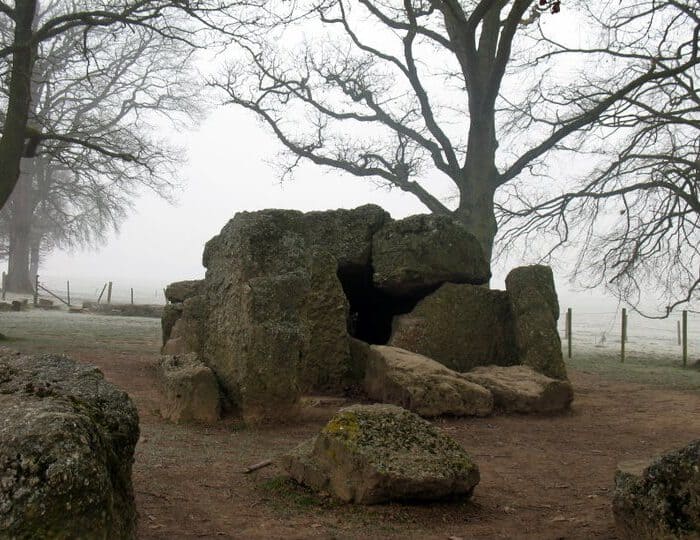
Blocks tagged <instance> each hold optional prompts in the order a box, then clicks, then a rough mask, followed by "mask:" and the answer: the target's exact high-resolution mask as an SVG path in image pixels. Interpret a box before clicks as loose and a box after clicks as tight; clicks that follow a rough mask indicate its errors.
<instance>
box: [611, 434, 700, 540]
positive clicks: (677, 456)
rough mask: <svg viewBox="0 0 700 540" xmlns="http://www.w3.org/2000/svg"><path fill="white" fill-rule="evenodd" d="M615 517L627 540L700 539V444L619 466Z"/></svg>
mask: <svg viewBox="0 0 700 540" xmlns="http://www.w3.org/2000/svg"><path fill="white" fill-rule="evenodd" d="M613 514H614V515H615V524H616V527H617V532H618V536H619V537H620V538H622V539H624V540H632V539H634V540H637V539H639V540H656V539H660V538H663V539H666V538H668V539H671V538H674V539H675V538H679V539H691V538H692V539H697V538H700V440H696V441H693V442H691V443H690V444H688V445H687V446H685V447H683V448H680V449H678V450H675V451H672V452H669V453H668V454H665V455H663V456H660V457H657V458H655V459H652V460H640V461H633V462H625V463H621V464H620V465H619V466H618V468H617V472H616V473H615V493H614V496H613Z"/></svg>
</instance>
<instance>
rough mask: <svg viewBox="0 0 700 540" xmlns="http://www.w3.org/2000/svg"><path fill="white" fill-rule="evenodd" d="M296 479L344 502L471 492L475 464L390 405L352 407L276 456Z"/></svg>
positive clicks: (423, 498)
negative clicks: (286, 452) (309, 438)
mask: <svg viewBox="0 0 700 540" xmlns="http://www.w3.org/2000/svg"><path fill="white" fill-rule="evenodd" d="M282 465H283V466H284V468H285V469H286V470H287V472H288V473H289V474H290V475H291V476H292V477H293V478H294V479H295V480H297V481H298V482H300V483H303V484H306V485H308V486H309V487H311V488H313V489H316V490H319V491H325V492H328V493H331V494H333V495H334V496H336V497H338V498H339V499H341V500H343V501H347V502H355V503H360V504H376V503H383V502H388V501H402V500H404V501H405V500H420V501H431V500H438V499H444V498H446V497H465V498H467V497H469V496H471V494H472V492H473V490H474V488H475V486H476V485H477V484H478V483H479V468H478V467H477V465H476V464H475V463H474V461H473V460H472V458H471V457H470V456H469V454H468V453H467V452H466V451H465V450H464V448H462V446H460V445H459V444H458V443H457V442H456V441H455V440H454V439H452V438H450V437H448V436H447V435H445V434H444V433H442V432H441V431H439V430H438V429H437V428H436V427H435V426H434V425H432V424H431V423H429V422H427V421H426V420H423V419H422V418H420V417H419V416H418V415H416V414H414V413H412V412H410V411H407V410H405V409H402V408H401V407H396V406H394V405H353V406H351V407H346V408H344V409H341V410H340V411H338V413H337V414H336V415H335V416H334V417H333V418H332V419H331V420H330V421H329V422H328V424H327V425H326V426H325V427H324V428H323V429H322V430H321V432H320V433H319V434H318V435H317V436H316V437H315V438H314V439H312V440H310V441H307V442H305V443H303V444H302V445H300V446H299V447H297V448H296V449H295V450H293V451H292V452H290V453H289V454H287V455H285V456H284V457H283V458H282Z"/></svg>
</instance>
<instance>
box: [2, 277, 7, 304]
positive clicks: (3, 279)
mask: <svg viewBox="0 0 700 540" xmlns="http://www.w3.org/2000/svg"><path fill="white" fill-rule="evenodd" d="M5 289H7V274H6V273H5V272H3V273H2V299H3V300H4V299H5Z"/></svg>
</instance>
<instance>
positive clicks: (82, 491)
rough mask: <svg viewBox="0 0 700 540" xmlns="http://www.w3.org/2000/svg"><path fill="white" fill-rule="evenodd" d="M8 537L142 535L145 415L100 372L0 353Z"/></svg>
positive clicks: (53, 358)
mask: <svg viewBox="0 0 700 540" xmlns="http://www.w3.org/2000/svg"><path fill="white" fill-rule="evenodd" d="M0 410H1V411H2V419H1V420H0V537H2V538H23V539H29V538H32V539H33V538H79V539H92V538H120V539H122V538H123V539H131V538H135V537H136V519H137V514H136V507H135V504H134V493H133V487H132V483H131V466H132V463H133V460H134V448H135V446H136V442H137V440H138V437H139V427H138V414H137V412H136V408H135V407H134V405H133V403H132V402H131V400H130V399H129V396H127V395H126V393H124V392H123V391H121V390H120V389H119V388H117V387H116V386H114V385H113V384H111V383H108V382H107V381H105V380H104V377H103V375H102V373H101V372H100V371H99V370H98V369H97V368H95V367H92V366H86V365H82V364H78V363H76V362H75V361H73V360H71V359H70V358H68V357H66V356H58V355H42V356H34V357H31V356H22V355H19V354H12V353H9V352H8V351H7V350H5V349H3V350H2V351H1V352H0Z"/></svg>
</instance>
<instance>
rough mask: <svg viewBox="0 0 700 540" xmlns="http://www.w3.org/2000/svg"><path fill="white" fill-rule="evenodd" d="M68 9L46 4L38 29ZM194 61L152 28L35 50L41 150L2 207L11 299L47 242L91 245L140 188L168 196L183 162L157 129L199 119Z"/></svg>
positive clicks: (97, 33)
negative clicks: (177, 170) (178, 166)
mask: <svg viewBox="0 0 700 540" xmlns="http://www.w3.org/2000/svg"><path fill="white" fill-rule="evenodd" d="M63 4H64V3H63V2H61V1H56V0H54V1H53V2H47V3H46V4H45V5H44V7H43V11H42V13H40V14H37V20H38V21H42V20H44V19H47V18H51V17H54V16H56V12H59V13H60V9H61V8H62V7H63ZM192 54H193V49H192V48H191V47H190V46H189V45H188V44H185V43H183V42H182V41H181V40H173V39H170V38H169V37H167V36H163V35H162V34H161V33H160V32H157V31H155V30H154V29H152V28H149V27H146V26H137V27H135V28H133V29H132V30H131V31H129V32H123V31H120V29H119V28H112V27H111V26H107V27H100V28H95V29H92V30H91V32H89V33H87V34H86V33H85V32H84V31H82V30H78V29H73V30H67V31H65V32H63V33H61V34H60V35H58V36H56V37H54V38H53V39H52V40H50V41H46V42H41V43H39V44H38V46H37V51H36V59H35V61H34V65H33V70H34V73H33V76H32V92H31V98H32V100H31V101H32V104H31V107H30V116H29V123H30V125H31V126H32V129H34V130H35V131H37V132H38V133H41V134H44V135H42V139H43V144H42V145H41V147H40V148H39V149H38V151H35V152H34V153H35V154H36V156H35V157H34V158H33V159H31V160H30V162H29V163H25V169H27V170H26V171H25V172H24V173H23V174H21V176H20V180H19V182H18V183H17V186H16V189H15V190H14V192H13V194H12V197H11V198H10V200H9V204H8V205H7V206H6V208H5V213H6V214H7V217H8V219H6V220H5V222H6V223H7V233H8V238H9V242H8V256H9V257H8V258H9V265H8V267H9V271H8V282H7V286H8V289H9V290H13V291H28V290H31V287H32V282H33V279H32V271H31V270H30V259H31V264H32V265H33V266H34V267H35V269H36V266H37V265H38V260H39V258H38V257H39V253H40V251H41V243H42V241H50V243H51V245H53V246H60V247H73V246H76V245H86V244H87V245H89V244H92V243H94V242H95V241H96V240H100V239H102V238H103V235H104V234H105V233H106V232H107V231H108V230H109V229H110V228H116V226H118V224H119V222H120V221H121V220H122V219H123V217H124V216H125V212H126V209H127V208H128V207H129V205H130V200H131V198H133V196H134V194H135V190H136V189H137V188H138V187H144V186H145V187H148V188H151V189H153V190H154V191H156V192H158V193H161V194H163V195H166V196H167V194H168V192H169V190H170V188H171V187H172V181H173V179H175V178H176V177H177V175H176V171H175V169H176V167H175V166H176V165H177V164H178V162H179V161H180V159H181V155H182V153H181V152H180V151H179V150H178V149H175V148H171V147H170V146H169V145H168V144H167V142H166V141H165V139H164V138H163V137H159V136H158V135H157V133H156V129H157V128H159V127H160V128H161V129H163V128H167V127H169V126H173V125H175V126H178V127H183V126H185V125H189V124H191V121H192V120H193V119H195V117H197V116H198V115H199V110H198V109H199V104H203V98H202V96H201V92H199V91H198V90H197V88H196V87H195V83H194V80H193V70H192V63H191V62H190V57H191V55H192Z"/></svg>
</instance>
